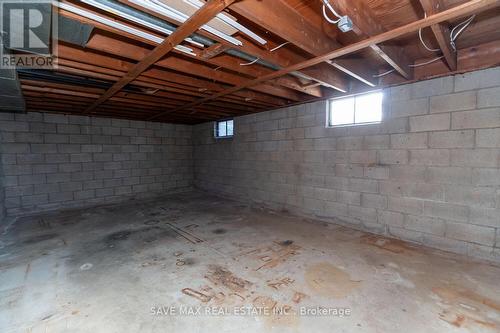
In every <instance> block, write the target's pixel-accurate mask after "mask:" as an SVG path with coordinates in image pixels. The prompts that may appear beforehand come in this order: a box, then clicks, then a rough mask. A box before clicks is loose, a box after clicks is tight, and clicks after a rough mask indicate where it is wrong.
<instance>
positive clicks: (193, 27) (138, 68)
mask: <svg viewBox="0 0 500 333" xmlns="http://www.w3.org/2000/svg"><path fill="white" fill-rule="evenodd" d="M234 1H235V0H209V1H208V2H207V3H206V4H205V5H204V6H203V7H201V8H200V9H199V10H197V11H196V13H194V14H193V15H192V16H191V17H190V18H189V19H188V20H187V21H186V22H185V23H184V24H183V25H181V26H180V27H179V28H178V29H177V30H176V31H174V32H173V33H172V34H171V35H170V36H168V37H167V38H165V40H164V41H163V42H162V43H161V44H160V45H158V46H157V47H156V48H155V49H154V50H153V51H151V52H150V53H149V54H148V55H147V56H145V57H144V58H143V59H142V60H141V61H140V62H139V63H137V64H136V65H135V66H134V67H133V68H132V69H130V70H129V72H128V73H127V74H126V75H125V76H124V77H122V78H121V79H120V80H119V81H118V82H116V83H115V84H114V85H113V86H112V87H111V88H110V89H109V90H108V91H106V92H105V93H104V94H103V95H102V96H101V97H100V98H99V99H98V100H97V101H95V102H94V103H93V104H92V105H91V106H90V107H89V108H88V109H87V110H85V112H86V113H89V112H92V111H93V110H94V109H95V108H96V107H98V106H99V105H101V104H102V103H104V102H106V100H108V99H109V98H110V97H111V96H113V95H114V94H116V93H117V92H118V91H120V89H122V88H123V87H125V86H126V85H127V84H128V83H130V82H131V81H133V80H134V79H135V78H137V77H138V76H139V75H141V73H142V72H144V71H145V70H146V69H148V68H149V67H150V66H152V65H153V64H155V63H156V62H158V60H160V59H161V58H163V57H164V56H165V55H166V54H167V53H169V52H170V51H172V50H173V49H174V47H175V46H177V45H178V44H180V43H181V42H182V41H183V40H184V39H186V38H187V37H189V36H190V35H191V34H192V33H193V32H195V31H197V30H198V29H199V28H200V27H201V26H202V25H204V24H206V23H207V22H209V21H210V20H212V19H213V18H214V17H215V16H216V15H217V14H218V13H220V12H221V11H222V10H224V9H225V8H226V7H227V6H229V5H230V4H232V3H233V2H234Z"/></svg>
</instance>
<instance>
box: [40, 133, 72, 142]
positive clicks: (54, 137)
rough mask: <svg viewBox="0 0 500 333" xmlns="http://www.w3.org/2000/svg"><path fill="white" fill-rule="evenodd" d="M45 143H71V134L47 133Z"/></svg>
mask: <svg viewBox="0 0 500 333" xmlns="http://www.w3.org/2000/svg"><path fill="white" fill-rule="evenodd" d="M44 142H45V143H69V136H68V135H65V134H45V135H44Z"/></svg>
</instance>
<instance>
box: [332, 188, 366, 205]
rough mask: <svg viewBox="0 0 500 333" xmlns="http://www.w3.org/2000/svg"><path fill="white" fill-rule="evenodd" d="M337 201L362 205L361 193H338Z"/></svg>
mask: <svg viewBox="0 0 500 333" xmlns="http://www.w3.org/2000/svg"><path fill="white" fill-rule="evenodd" d="M336 201H338V202H340V203H345V204H350V205H358V206H360V205H361V193H360V192H350V191H337V198H336Z"/></svg>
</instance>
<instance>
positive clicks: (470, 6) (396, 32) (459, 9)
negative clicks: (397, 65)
mask: <svg viewBox="0 0 500 333" xmlns="http://www.w3.org/2000/svg"><path fill="white" fill-rule="evenodd" d="M497 6H500V0H471V1H469V2H466V3H464V4H462V5H459V6H456V7H453V8H450V9H448V10H445V11H442V12H439V13H437V14H435V15H431V16H428V17H427V18H424V19H421V20H418V21H415V22H412V23H409V24H406V25H404V26H401V27H399V28H396V29H393V30H391V31H387V32H384V33H381V34H378V35H376V36H373V37H370V38H367V39H364V40H361V41H359V42H357V43H354V44H351V45H348V46H345V47H343V48H341V49H338V50H334V51H331V52H328V53H326V54H324V55H322V56H318V57H315V58H313V59H310V60H307V61H304V62H302V63H298V64H295V65H292V66H289V67H287V68H284V69H282V70H280V71H277V72H274V73H271V74H269V75H266V76H263V77H260V78H257V79H254V80H250V81H248V82H246V83H244V84H242V85H238V86H235V87H232V88H230V89H227V90H226V91H223V92H220V93H217V94H215V95H213V96H211V97H206V98H203V99H201V100H199V101H196V102H193V103H190V104H186V105H184V106H183V107H181V108H177V109H173V110H168V111H164V112H162V113H159V114H157V115H155V116H153V117H150V118H148V120H153V119H156V118H158V117H161V116H163V115H165V114H169V113H172V112H176V111H179V110H184V109H188V108H191V107H194V106H197V105H200V104H203V103H205V102H208V101H211V100H213V99H216V98H219V97H221V96H225V95H229V94H232V93H234V92H236V91H239V90H241V89H245V88H248V87H250V86H253V85H255V84H259V83H261V82H265V81H269V80H273V79H276V78H278V77H281V76H283V75H286V74H288V73H290V72H293V71H299V70H301V69H303V68H307V67H310V66H314V65H316V64H319V63H322V62H324V61H330V60H332V59H336V58H339V57H342V56H345V55H348V54H352V53H355V52H358V51H360V50H363V49H365V48H367V47H370V46H371V45H374V44H380V43H384V42H387V41H389V40H392V39H394V38H398V37H401V36H404V35H406V34H408V33H412V32H415V31H418V29H421V28H426V27H429V26H432V25H434V24H438V23H441V22H444V21H447V20H451V19H456V18H459V17H462V16H465V15H470V14H472V13H476V12H480V11H484V10H487V9H489V8H494V7H497Z"/></svg>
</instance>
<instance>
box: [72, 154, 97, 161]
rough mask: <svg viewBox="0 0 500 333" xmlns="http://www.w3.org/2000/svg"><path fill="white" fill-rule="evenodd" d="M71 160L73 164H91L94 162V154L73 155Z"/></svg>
mask: <svg viewBox="0 0 500 333" xmlns="http://www.w3.org/2000/svg"><path fill="white" fill-rule="evenodd" d="M70 160H71V163H82V162H91V161H92V154H90V153H81V154H71V155H70Z"/></svg>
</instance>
